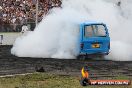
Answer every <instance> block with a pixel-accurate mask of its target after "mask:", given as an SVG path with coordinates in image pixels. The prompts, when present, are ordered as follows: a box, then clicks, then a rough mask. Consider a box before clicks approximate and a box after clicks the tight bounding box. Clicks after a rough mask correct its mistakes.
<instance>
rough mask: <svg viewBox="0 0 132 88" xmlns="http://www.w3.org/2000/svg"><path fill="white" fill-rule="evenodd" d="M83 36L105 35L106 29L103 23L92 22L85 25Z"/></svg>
mask: <svg viewBox="0 0 132 88" xmlns="http://www.w3.org/2000/svg"><path fill="white" fill-rule="evenodd" d="M84 36H85V37H105V36H106V30H105V27H104V25H101V24H93V25H86V26H85V29H84Z"/></svg>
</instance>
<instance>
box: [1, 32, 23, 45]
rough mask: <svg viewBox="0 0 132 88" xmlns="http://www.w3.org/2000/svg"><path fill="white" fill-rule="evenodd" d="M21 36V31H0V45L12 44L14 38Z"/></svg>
mask: <svg viewBox="0 0 132 88" xmlns="http://www.w3.org/2000/svg"><path fill="white" fill-rule="evenodd" d="M19 36H21V33H19V32H18V33H16V32H11V33H9V32H8V33H6V32H5V33H0V45H13V43H14V42H15V40H16V38H17V37H19Z"/></svg>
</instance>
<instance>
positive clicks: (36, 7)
mask: <svg viewBox="0 0 132 88" xmlns="http://www.w3.org/2000/svg"><path fill="white" fill-rule="evenodd" d="M35 23H36V26H37V25H38V0H37V1H36V21H35Z"/></svg>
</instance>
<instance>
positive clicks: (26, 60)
mask: <svg viewBox="0 0 132 88" xmlns="http://www.w3.org/2000/svg"><path fill="white" fill-rule="evenodd" d="M11 48H12V46H11V45H0V76H5V75H14V74H25V73H34V72H38V71H41V72H46V73H51V74H58V75H70V76H80V75H81V73H80V71H81V68H82V67H83V66H85V65H88V68H89V70H90V71H89V73H90V78H92V79H107V78H110V79H112V78H114V77H118V76H123V77H127V78H129V79H131V78H132V61H110V60H93V59H86V60H78V59H63V58H62V59H57V58H30V57H16V56H14V55H12V54H11V52H10V50H11Z"/></svg>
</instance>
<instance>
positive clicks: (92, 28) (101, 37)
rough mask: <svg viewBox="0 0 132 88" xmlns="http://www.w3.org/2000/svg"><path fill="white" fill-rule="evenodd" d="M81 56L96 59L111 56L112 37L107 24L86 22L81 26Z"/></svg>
mask: <svg viewBox="0 0 132 88" xmlns="http://www.w3.org/2000/svg"><path fill="white" fill-rule="evenodd" d="M79 43H80V48H79V50H80V51H79V56H83V57H85V58H86V57H91V56H92V57H96V56H104V55H108V54H109V49H110V37H109V33H108V29H107V26H106V24H104V23H99V22H85V23H82V24H80V42H79Z"/></svg>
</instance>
